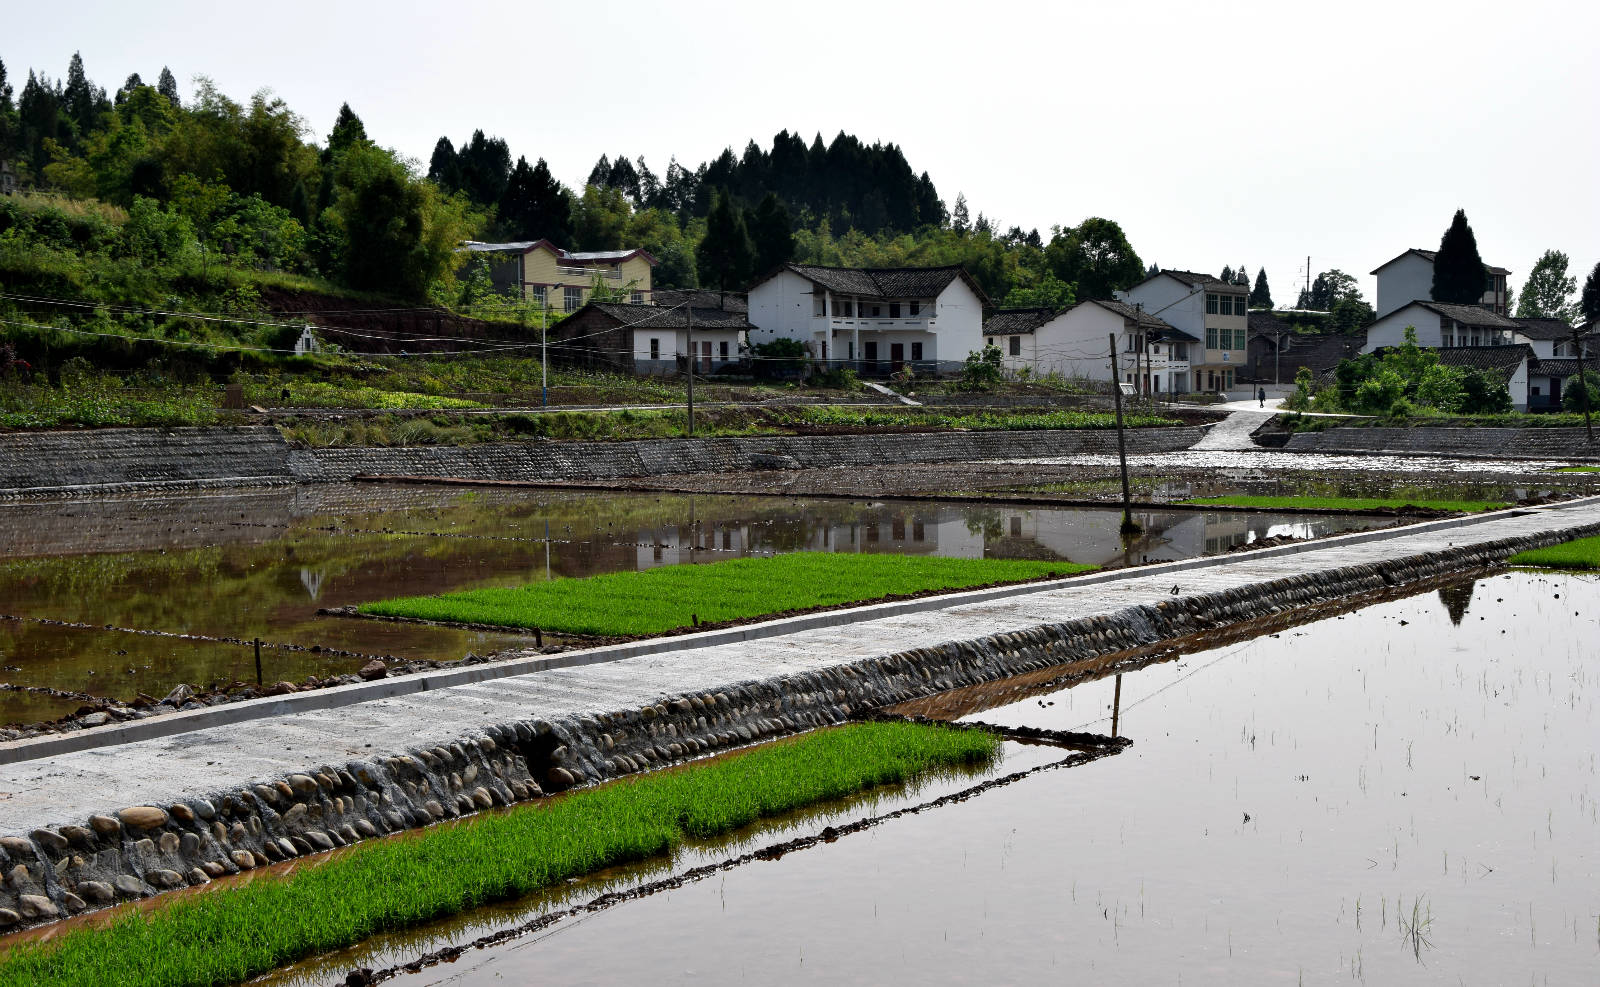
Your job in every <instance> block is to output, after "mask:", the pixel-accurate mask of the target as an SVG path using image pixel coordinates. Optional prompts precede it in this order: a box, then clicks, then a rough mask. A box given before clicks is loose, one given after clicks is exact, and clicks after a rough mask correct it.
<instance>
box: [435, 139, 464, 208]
mask: <svg viewBox="0 0 1600 987" xmlns="http://www.w3.org/2000/svg"><path fill="white" fill-rule="evenodd" d="M428 177H429V178H430V179H432V180H433V183H434V184H435V185H438V186H439V187H440V188H441V189H444V191H445V192H446V193H447V194H448V193H451V192H456V191H459V190H460V188H461V161H460V159H459V158H457V157H456V146H455V145H454V144H452V143H451V142H450V138H448V137H441V138H439V139H438V140H437V141H435V142H434V144H433V156H432V157H430V158H429V159H428Z"/></svg>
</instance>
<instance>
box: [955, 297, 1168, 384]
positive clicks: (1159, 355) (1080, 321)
mask: <svg viewBox="0 0 1600 987" xmlns="http://www.w3.org/2000/svg"><path fill="white" fill-rule="evenodd" d="M983 335H984V342H985V344H989V345H994V346H998V347H1000V352H1001V354H1002V358H1003V360H1004V361H1005V362H1004V365H1005V368H1006V370H1007V371H1009V372H1011V373H1013V374H1014V373H1016V372H1017V371H1019V370H1022V369H1023V368H1027V369H1028V371H1029V372H1030V373H1032V374H1034V375H1037V376H1043V375H1046V374H1052V373H1054V374H1060V375H1061V376H1063V377H1074V378H1078V379H1081V380H1099V381H1109V380H1110V379H1111V352H1110V347H1109V342H1108V340H1109V337H1110V336H1113V335H1114V336H1116V338H1117V354H1118V371H1117V380H1118V381H1119V382H1121V383H1125V384H1132V385H1134V386H1135V387H1136V388H1137V389H1138V391H1139V393H1141V394H1181V393H1183V392H1185V391H1187V390H1188V389H1189V380H1190V378H1189V369H1190V368H1189V353H1190V349H1191V347H1193V346H1195V345H1197V344H1198V343H1199V342H1200V340H1199V339H1198V338H1197V337H1195V336H1193V335H1191V334H1190V333H1187V332H1184V331H1183V330H1181V329H1178V328H1177V327H1175V326H1173V325H1171V324H1170V323H1168V322H1166V321H1165V320H1163V319H1161V318H1159V317H1157V316H1154V315H1150V314H1149V313H1147V312H1144V311H1141V310H1140V309H1137V308H1135V307H1133V306H1132V305H1129V304H1127V303H1126V302H1119V301H1114V300H1112V299H1094V300H1090V301H1086V302H1080V303H1079V304H1077V305H1074V306H1073V307H1071V308H1069V309H1065V310H1063V311H1060V312H1052V311H1050V310H1049V309H1037V308H1034V309H1001V310H1000V311H999V312H996V313H995V314H994V315H993V316H991V317H990V318H989V321H987V322H985V323H984V326H983Z"/></svg>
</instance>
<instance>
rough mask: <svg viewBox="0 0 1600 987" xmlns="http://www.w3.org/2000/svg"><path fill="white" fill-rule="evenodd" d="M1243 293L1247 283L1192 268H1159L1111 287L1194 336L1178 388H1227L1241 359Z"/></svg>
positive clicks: (1245, 325)
mask: <svg viewBox="0 0 1600 987" xmlns="http://www.w3.org/2000/svg"><path fill="white" fill-rule="evenodd" d="M1249 295H1250V286H1249V285H1242V284H1229V283H1228V282H1226V281H1223V280H1222V279H1221V278H1218V277H1213V276H1212V275H1210V274H1199V273H1196V272H1194V271H1162V272H1160V273H1159V274H1152V275H1151V276H1150V277H1148V278H1145V279H1144V280H1143V281H1141V282H1139V283H1138V284H1136V285H1134V286H1133V287H1132V288H1129V289H1127V290H1126V291H1119V292H1117V298H1118V299H1119V300H1121V301H1124V302H1127V303H1129V304H1131V305H1136V306H1137V307H1139V308H1140V309H1142V310H1143V311H1145V312H1147V313H1149V314H1150V315H1153V316H1159V317H1160V318H1161V319H1163V320H1165V321H1166V322H1167V323H1168V324H1169V325H1171V326H1172V327H1173V328H1175V329H1179V330H1182V331H1183V332H1185V333H1187V334H1188V335H1190V336H1192V337H1193V338H1194V339H1196V340H1197V341H1199V342H1197V343H1196V344H1194V345H1191V346H1190V347H1189V352H1188V358H1189V359H1188V362H1189V386H1188V387H1185V388H1180V390H1189V391H1210V392H1214V393H1225V392H1227V391H1230V390H1232V389H1233V387H1234V384H1235V375H1236V374H1237V373H1238V371H1239V369H1240V368H1241V367H1243V366H1244V365H1245V360H1246V350H1247V346H1246V338H1245V337H1246V335H1247V334H1248V331H1249V318H1250V310H1249Z"/></svg>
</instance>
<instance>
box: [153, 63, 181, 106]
mask: <svg viewBox="0 0 1600 987" xmlns="http://www.w3.org/2000/svg"><path fill="white" fill-rule="evenodd" d="M156 92H158V93H160V94H161V95H163V96H165V97H167V101H168V102H170V103H171V104H172V105H173V107H174V108H177V107H181V106H182V105H183V100H182V99H181V98H180V97H179V96H178V80H177V79H175V78H173V76H172V70H171V69H169V68H167V67H166V66H165V65H163V66H161V77H160V78H158V79H157V80H156Z"/></svg>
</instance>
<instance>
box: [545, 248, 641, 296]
mask: <svg viewBox="0 0 1600 987" xmlns="http://www.w3.org/2000/svg"><path fill="white" fill-rule="evenodd" d="M566 266H567V262H563V261H561V260H560V259H559V258H558V257H557V256H556V255H555V254H554V253H553V252H552V251H551V250H549V249H548V248H546V247H537V248H535V249H533V250H530V251H528V252H527V253H525V254H523V255H522V280H523V284H524V286H525V287H526V288H527V289H532V288H534V287H537V286H539V285H545V286H547V291H548V292H549V302H548V304H549V305H550V308H551V309H552V310H554V311H557V312H559V311H562V309H563V307H564V302H563V298H564V292H563V289H564V288H565V287H567V286H568V285H571V286H573V287H576V288H580V289H582V292H583V295H582V298H583V300H582V302H580V303H579V304H580V305H582V304H586V303H587V302H588V301H589V295H590V290H589V288H590V286H591V285H592V284H593V283H594V276H595V274H599V275H600V280H601V283H603V284H604V285H606V287H608V288H615V289H616V290H618V291H628V292H639V293H641V294H642V295H643V298H642V299H641V300H642V301H649V299H650V276H651V267H650V262H649V261H647V260H645V259H644V258H643V257H638V256H635V257H630V258H628V259H627V260H625V261H623V262H622V263H621V264H620V265H618V266H617V269H616V270H612V265H610V264H592V265H581V266H583V267H585V268H586V269H587V270H588V271H589V272H590V273H587V274H573V273H570V272H569V271H564V270H560V268H562V267H566ZM573 266H580V265H573ZM529 293H531V292H529ZM622 300H623V301H628V300H629V299H628V297H627V296H626V295H625V296H624V297H623V299H622Z"/></svg>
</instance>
